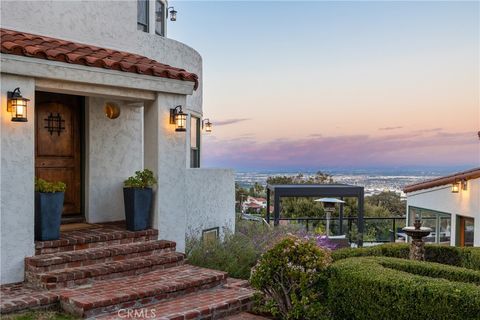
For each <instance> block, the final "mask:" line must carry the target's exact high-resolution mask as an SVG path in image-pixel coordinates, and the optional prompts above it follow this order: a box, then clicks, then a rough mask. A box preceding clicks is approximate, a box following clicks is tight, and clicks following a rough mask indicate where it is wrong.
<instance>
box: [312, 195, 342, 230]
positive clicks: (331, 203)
mask: <svg viewBox="0 0 480 320" xmlns="http://www.w3.org/2000/svg"><path fill="white" fill-rule="evenodd" d="M315 201H316V202H321V203H322V204H323V209H324V210H325V212H326V214H327V225H326V227H325V228H326V229H327V230H326V231H327V237H328V236H330V216H331V214H332V213H334V212H335V205H336V204H337V203H345V201H343V200H339V199H337V198H321V199H317V200H315Z"/></svg>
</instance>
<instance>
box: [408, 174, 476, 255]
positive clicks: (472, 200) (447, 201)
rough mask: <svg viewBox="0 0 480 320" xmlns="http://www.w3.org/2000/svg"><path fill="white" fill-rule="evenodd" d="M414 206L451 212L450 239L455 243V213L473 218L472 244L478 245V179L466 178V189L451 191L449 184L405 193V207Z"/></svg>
mask: <svg viewBox="0 0 480 320" xmlns="http://www.w3.org/2000/svg"><path fill="white" fill-rule="evenodd" d="M408 206H415V207H420V208H425V209H431V210H436V211H440V212H446V213H450V214H452V239H451V244H452V245H455V239H454V238H455V234H456V219H455V217H456V215H461V216H465V217H472V218H475V230H474V245H475V246H480V179H472V180H468V185H467V190H466V191H464V190H461V189H460V191H459V192H458V193H452V192H451V185H446V186H441V187H437V188H431V189H426V190H419V191H416V192H412V193H408V194H407V208H408Z"/></svg>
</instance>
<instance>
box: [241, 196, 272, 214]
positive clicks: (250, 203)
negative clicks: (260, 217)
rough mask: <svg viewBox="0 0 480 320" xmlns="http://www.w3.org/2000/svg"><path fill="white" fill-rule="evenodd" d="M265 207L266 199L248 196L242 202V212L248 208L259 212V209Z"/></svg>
mask: <svg viewBox="0 0 480 320" xmlns="http://www.w3.org/2000/svg"><path fill="white" fill-rule="evenodd" d="M266 207H267V199H265V198H255V197H251V196H248V197H247V200H245V201H244V202H243V203H242V212H245V211H247V210H248V209H251V210H255V211H257V212H260V210H261V209H265V208H266Z"/></svg>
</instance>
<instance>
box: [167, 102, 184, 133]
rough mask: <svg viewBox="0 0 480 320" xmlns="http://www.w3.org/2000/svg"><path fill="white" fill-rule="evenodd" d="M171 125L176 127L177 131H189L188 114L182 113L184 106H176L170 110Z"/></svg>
mask: <svg viewBox="0 0 480 320" xmlns="http://www.w3.org/2000/svg"><path fill="white" fill-rule="evenodd" d="M170 124H174V125H175V131H177V132H185V131H187V114H186V113H184V112H183V111H182V106H176V107H175V109H170Z"/></svg>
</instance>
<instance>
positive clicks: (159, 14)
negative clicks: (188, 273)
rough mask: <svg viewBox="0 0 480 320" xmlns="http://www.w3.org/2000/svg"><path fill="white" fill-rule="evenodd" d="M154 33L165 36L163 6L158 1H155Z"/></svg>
mask: <svg viewBox="0 0 480 320" xmlns="http://www.w3.org/2000/svg"><path fill="white" fill-rule="evenodd" d="M155 33H156V34H158V35H160V36H164V35H165V4H164V3H163V2H162V1H160V0H157V1H155Z"/></svg>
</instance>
